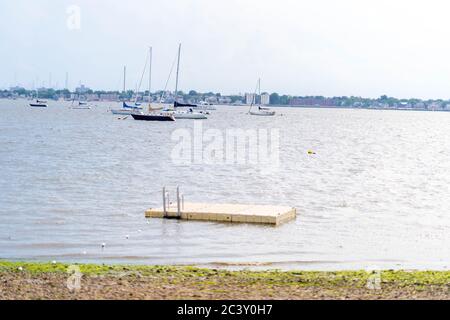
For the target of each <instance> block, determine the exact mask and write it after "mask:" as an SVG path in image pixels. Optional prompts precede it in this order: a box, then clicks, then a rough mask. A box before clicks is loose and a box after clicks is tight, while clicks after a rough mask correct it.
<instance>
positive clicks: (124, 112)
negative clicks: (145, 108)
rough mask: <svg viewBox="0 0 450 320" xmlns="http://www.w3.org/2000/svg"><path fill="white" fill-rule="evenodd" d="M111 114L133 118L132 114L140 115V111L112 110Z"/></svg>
mask: <svg viewBox="0 0 450 320" xmlns="http://www.w3.org/2000/svg"><path fill="white" fill-rule="evenodd" d="M111 113H112V114H117V115H121V116H131V115H132V114H139V113H140V111H135V110H126V109H116V110H114V109H112V110H111Z"/></svg>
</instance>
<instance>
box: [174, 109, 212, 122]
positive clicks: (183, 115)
mask: <svg viewBox="0 0 450 320" xmlns="http://www.w3.org/2000/svg"><path fill="white" fill-rule="evenodd" d="M173 116H174V117H175V119H197V120H202V119H208V117H207V116H206V115H205V114H204V113H200V112H194V111H193V110H192V109H190V110H188V111H173Z"/></svg>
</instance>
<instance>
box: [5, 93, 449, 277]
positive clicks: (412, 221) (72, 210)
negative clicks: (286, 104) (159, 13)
mask: <svg viewBox="0 0 450 320" xmlns="http://www.w3.org/2000/svg"><path fill="white" fill-rule="evenodd" d="M113 105H115V104H103V103H101V104H98V105H97V106H96V107H94V108H93V109H92V110H70V109H68V108H67V105H65V104H58V103H55V102H53V103H50V106H49V108H47V109H38V108H36V109H34V108H29V107H27V106H26V102H25V101H7V100H0V111H1V115H0V168H1V171H0V258H4V259H18V260H46V261H48V260H57V261H78V262H100V263H146V264H197V265H219V266H221V265H225V266H229V267H236V266H238V267H242V266H253V267H255V266H256V267H258V266H259V267H264V268H272V267H275V268H296V269H354V268H368V267H375V266H376V267H382V268H418V269H422V268H429V269H446V268H448V266H449V264H450V197H449V194H450V192H449V185H450V161H449V159H450V143H449V139H448V135H449V132H450V130H449V129H450V113H433V112H411V111H409V112H408V111H376V110H332V109H288V108H282V109H281V108H280V109H277V112H278V114H283V116H277V117H273V118H271V117H267V118H266V117H250V116H247V115H245V113H246V111H247V108H245V107H221V108H220V107H219V108H218V110H217V111H213V114H212V115H211V116H210V119H208V120H206V121H204V122H203V129H204V130H206V129H209V128H215V129H219V130H221V131H220V132H225V130H226V129H228V128H242V129H248V128H254V129H256V128H269V129H270V128H272V129H273V128H275V129H279V130H280V167H279V169H278V170H274V171H266V172H264V171H262V170H260V168H258V166H251V165H246V164H244V165H237V164H235V165H212V164H194V165H191V166H180V165H174V164H173V162H172V158H171V152H172V150H173V148H174V146H175V145H176V142H175V141H172V140H171V134H172V132H173V131H174V130H175V129H177V128H186V129H189V130H192V128H193V122H192V121H190V120H185V121H181V120H180V121H177V122H175V123H158V122H153V123H152V122H138V121H133V120H131V119H126V120H118V118H117V117H115V116H113V115H111V114H110V113H108V112H107V110H108V108H109V107H112V106H113ZM310 149H311V150H314V151H315V152H316V154H315V155H308V154H307V150H310ZM177 184H179V185H180V186H181V187H182V190H183V192H184V193H185V195H186V199H187V200H189V201H207V202H209V201H210V202H242V203H263V204H264V203H265V204H282V205H290V206H293V207H296V208H297V210H298V217H297V220H296V221H294V222H290V223H287V224H284V225H282V226H280V227H271V226H261V225H248V224H222V223H214V222H192V221H189V222H188V221H174V220H159V219H145V218H144V211H145V210H146V209H147V208H149V207H152V206H153V207H154V206H159V205H160V203H161V200H160V194H159V192H160V189H161V187H162V186H163V185H166V186H169V187H172V188H173V187H175V186H176V185H177ZM172 190H173V189H172ZM127 235H129V239H126V236H127ZM102 243H106V247H105V248H104V249H102V247H101V244H102Z"/></svg>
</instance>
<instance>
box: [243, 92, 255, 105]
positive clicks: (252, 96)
mask: <svg viewBox="0 0 450 320" xmlns="http://www.w3.org/2000/svg"><path fill="white" fill-rule="evenodd" d="M252 103H256V95H255V94H254V93H246V94H245V104H252Z"/></svg>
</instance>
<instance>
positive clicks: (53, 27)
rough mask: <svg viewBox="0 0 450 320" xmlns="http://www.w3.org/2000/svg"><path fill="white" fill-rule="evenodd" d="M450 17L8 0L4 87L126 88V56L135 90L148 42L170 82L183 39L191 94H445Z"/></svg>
mask: <svg viewBox="0 0 450 320" xmlns="http://www.w3.org/2000/svg"><path fill="white" fill-rule="evenodd" d="M74 8H75V9H74ZM78 13H79V15H78ZM449 15H450V2H449V1H440V0H427V1H425V0H423V1H417V0H408V1H406V0H405V1H404V0H395V1H384V0H376V1H375V0H374V1H372V0H340V1H335V0H314V1H311V0H309V1H304V0H277V1H265V0H164V1H162V0H127V1H124V0H71V1H66V0H58V1H55V0H1V1H0V45H1V47H0V88H7V87H9V86H12V85H17V84H19V85H22V86H25V87H27V88H31V87H33V86H34V85H39V86H42V85H45V86H48V84H49V82H50V79H49V78H50V74H51V82H52V86H56V85H58V87H59V88H62V87H64V83H65V74H66V72H68V73H69V88H71V89H73V88H74V87H76V86H78V85H79V84H80V83H83V84H85V85H86V86H89V87H91V88H94V89H104V90H121V88H122V74H123V66H124V65H126V66H127V88H129V89H134V88H135V87H136V84H137V83H138V82H139V79H140V78H141V74H142V70H143V67H144V64H145V61H146V57H147V52H148V47H149V46H152V47H153V64H152V66H153V72H152V79H153V80H152V90H158V89H163V88H164V87H165V83H166V81H167V79H168V76H169V72H170V69H171V66H172V64H173V62H174V59H175V57H176V54H177V49H178V43H182V53H181V65H180V82H179V89H180V90H183V91H188V90H191V89H193V90H197V91H201V92H209V91H212V92H221V93H223V94H235V93H244V92H252V91H253V90H254V88H255V84H256V81H257V79H258V78H259V77H260V78H261V89H262V90H263V91H268V92H278V93H282V94H290V95H302V96H304V95H324V96H344V95H346V96H363V97H372V98H374V97H378V96H380V95H383V94H386V95H388V96H394V97H398V98H412V97H415V98H442V99H449V98H450V19H449V18H448V17H449ZM78 17H79V19H78ZM78 21H79V23H78ZM173 78H174V76H173V75H172V78H171V81H170V82H169V86H168V89H170V90H173V89H174V86H175V85H174V79H173ZM146 83H147V82H144V85H143V87H142V89H145V86H146Z"/></svg>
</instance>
